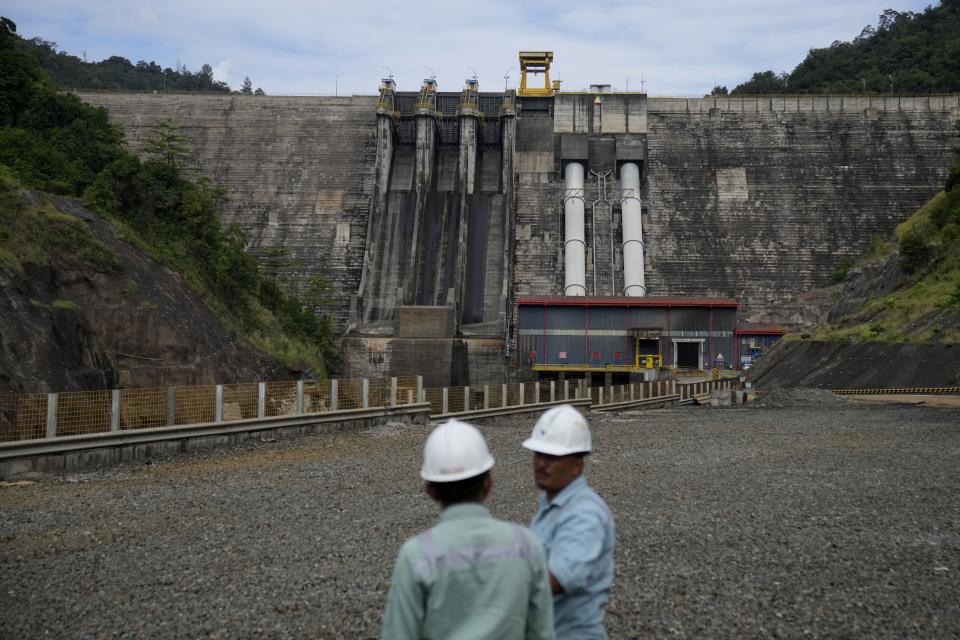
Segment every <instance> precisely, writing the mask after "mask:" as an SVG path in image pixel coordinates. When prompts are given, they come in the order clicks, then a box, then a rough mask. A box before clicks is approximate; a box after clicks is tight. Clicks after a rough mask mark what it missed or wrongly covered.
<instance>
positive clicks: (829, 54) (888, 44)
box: [713, 0, 960, 95]
mask: <svg viewBox="0 0 960 640" xmlns="http://www.w3.org/2000/svg"><path fill="white" fill-rule="evenodd" d="M957 91H960V0H940V3H939V4H938V5H937V6H935V7H932V6H931V7H927V9H926V10H925V11H923V12H920V13H914V12H911V11H906V12H902V13H901V12H898V11H894V10H892V9H888V10H887V11H884V12H883V14H882V15H881V16H880V19H879V22H878V23H877V25H876V26H872V25H869V26H867V27H866V28H864V29H863V31H862V32H861V33H860V35H859V36H857V37H856V38H854V39H853V41H851V42H840V41H836V42H834V43H833V44H832V45H830V46H829V47H826V48H823V49H811V50H810V52H809V53H808V54H807V57H806V58H805V59H804V61H803V62H801V63H800V64H799V65H798V66H797V67H796V68H795V69H794V70H793V71H792V72H790V73H786V72H784V73H780V74H777V73H774V72H773V71H762V72H759V73H755V74H753V77H752V78H751V79H750V80H748V81H747V82H744V83H743V84H740V85H738V86H737V87H736V88H734V90H733V91H732V93H733V94H753V95H756V94H785V93H789V94H803V93H834V94H836V93H868V94H879V93H921V94H924V93H953V92H957ZM713 93H714V94H719V95H726V93H727V89H726V87H715V88H714V90H713Z"/></svg>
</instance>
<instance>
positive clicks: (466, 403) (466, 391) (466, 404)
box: [463, 386, 470, 411]
mask: <svg viewBox="0 0 960 640" xmlns="http://www.w3.org/2000/svg"><path fill="white" fill-rule="evenodd" d="M463 410H464V411H470V387H469V386H467V387H464V388H463Z"/></svg>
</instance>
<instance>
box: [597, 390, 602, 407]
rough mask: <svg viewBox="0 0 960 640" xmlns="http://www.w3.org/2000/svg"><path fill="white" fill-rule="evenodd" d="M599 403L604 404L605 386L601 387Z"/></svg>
mask: <svg viewBox="0 0 960 640" xmlns="http://www.w3.org/2000/svg"><path fill="white" fill-rule="evenodd" d="M597 404H603V387H600V399H599V401H598V402H597Z"/></svg>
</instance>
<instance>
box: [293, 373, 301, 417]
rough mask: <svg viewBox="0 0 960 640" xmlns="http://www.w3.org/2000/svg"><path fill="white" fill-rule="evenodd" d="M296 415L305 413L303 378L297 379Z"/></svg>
mask: <svg viewBox="0 0 960 640" xmlns="http://www.w3.org/2000/svg"><path fill="white" fill-rule="evenodd" d="M294 405H295V407H296V408H295V409H294V410H295V411H296V415H298V416H302V415H303V380H297V396H296V401H295V402H294Z"/></svg>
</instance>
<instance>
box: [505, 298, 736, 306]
mask: <svg viewBox="0 0 960 640" xmlns="http://www.w3.org/2000/svg"><path fill="white" fill-rule="evenodd" d="M517 304H518V305H533V306H542V307H551V306H563V307H730V308H733V309H736V308H737V306H738V303H737V301H736V300H732V299H730V298H652V297H643V298H640V297H626V296H603V297H600V296H596V297H594V296H529V297H525V298H517Z"/></svg>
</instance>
